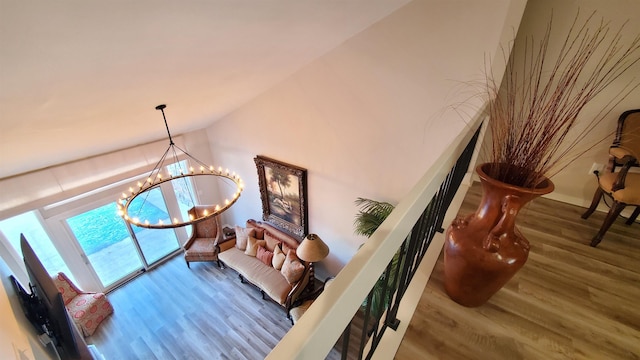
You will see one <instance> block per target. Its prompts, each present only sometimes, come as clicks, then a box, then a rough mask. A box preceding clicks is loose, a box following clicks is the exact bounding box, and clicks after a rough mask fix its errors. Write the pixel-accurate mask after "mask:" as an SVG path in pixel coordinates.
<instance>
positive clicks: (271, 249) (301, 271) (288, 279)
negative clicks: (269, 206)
mask: <svg viewBox="0 0 640 360" xmlns="http://www.w3.org/2000/svg"><path fill="white" fill-rule="evenodd" d="M235 230H236V238H235V240H234V241H227V242H225V243H222V244H220V247H219V253H218V259H219V260H220V261H221V262H222V263H223V264H224V265H225V266H226V267H228V268H231V269H233V270H234V271H236V272H237V273H238V275H239V277H240V281H241V282H243V283H244V282H248V283H251V284H252V285H254V286H255V287H257V288H258V289H259V290H260V293H261V294H262V298H263V299H266V298H265V295H266V296H268V297H269V298H270V299H271V300H273V301H275V302H276V303H278V304H280V305H281V306H282V307H284V309H285V311H286V313H287V314H289V310H290V309H291V306H292V305H293V303H294V302H295V301H296V300H297V299H298V297H299V296H300V295H301V294H302V293H303V292H304V290H305V289H306V287H307V284H308V283H309V270H310V269H309V264H307V263H305V262H304V261H302V260H300V259H298V258H297V256H296V249H297V247H298V240H297V239H296V238H295V237H293V236H291V235H289V234H287V233H285V232H283V231H281V230H279V229H277V228H275V227H273V226H271V225H270V224H268V223H264V222H260V221H256V220H253V219H249V220H247V222H246V227H241V226H236V227H235Z"/></svg>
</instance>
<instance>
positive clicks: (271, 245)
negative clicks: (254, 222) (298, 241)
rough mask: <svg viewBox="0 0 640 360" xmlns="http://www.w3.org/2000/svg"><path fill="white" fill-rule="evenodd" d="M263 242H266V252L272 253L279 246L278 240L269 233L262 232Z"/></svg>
mask: <svg viewBox="0 0 640 360" xmlns="http://www.w3.org/2000/svg"><path fill="white" fill-rule="evenodd" d="M264 240H265V241H266V242H267V246H266V247H267V250H269V251H273V250H274V249H275V248H276V246H278V244H280V240H278V238H277V237H275V236H273V235H272V234H271V233H270V232H269V231H265V232H264Z"/></svg>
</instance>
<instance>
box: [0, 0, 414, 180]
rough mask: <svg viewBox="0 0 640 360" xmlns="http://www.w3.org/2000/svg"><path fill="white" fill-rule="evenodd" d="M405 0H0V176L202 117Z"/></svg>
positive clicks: (149, 136) (230, 106)
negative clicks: (161, 107)
mask: <svg viewBox="0 0 640 360" xmlns="http://www.w3.org/2000/svg"><path fill="white" fill-rule="evenodd" d="M407 2H409V0H330V1H328V0H304V1H301V0H268V1H258V0H207V1H205V0H180V1H175V0H174V1H169V0H161V1H151V0H136V1H124V0H119V1H72V0H61V1H46V0H33V1H16V0H0V126H1V131H0V178H3V177H8V176H11V175H15V174H19V173H23V172H27V171H31V170H35V169H39V168H43V167H47V166H51V165H54V164H59V163H63V162H66V161H71V160H75V159H79V158H83V157H87V156H92V155H96V154H100V153H104V152H109V151H113V150H117V149H120V148H125V147H129V146H134V145H137V144H141V143H146V142H149V141H153V140H158V139H161V138H163V137H165V136H166V130H165V127H164V124H163V122H162V115H161V114H160V113H159V112H157V111H156V110H154V108H155V106H156V105H158V104H162V103H166V104H167V105H168V107H167V109H166V113H167V119H168V122H169V127H170V128H171V132H172V134H179V133H183V132H188V131H193V130H197V129H200V128H204V127H206V126H207V125H209V124H211V123H212V122H214V121H216V120H218V119H220V118H221V117H223V116H224V115H225V114H228V113H230V112H232V111H234V110H235V109H237V108H238V107H240V106H242V105H243V104H244V103H245V102H247V101H249V100H251V99H252V98H254V97H255V96H257V95H259V94H260V93H262V92H264V91H266V90H267V89H269V88H270V87H272V86H274V85H276V84H277V83H278V82H280V81H282V80H283V79H285V78H286V77H287V76H288V75H290V74H292V73H293V72H295V71H296V70H297V69H299V68H300V67H302V66H304V65H305V64H307V63H309V62H310V61H312V60H313V59H315V58H317V57H318V56H320V55H322V54H324V53H326V52H327V51H329V50H331V49H332V48H334V47H336V46H337V45H339V44H340V43H342V42H344V41H345V40H346V39H348V38H349V37H351V36H353V35H355V34H356V33H358V32H360V31H362V30H363V29H365V28H367V27H368V26H370V25H371V24H373V23H375V22H376V21H378V20H380V19H381V18H383V17H385V16H387V15H388V14H390V13H391V12H393V11H394V10H396V9H397V8H399V7H401V6H402V5H404V4H406V3H407Z"/></svg>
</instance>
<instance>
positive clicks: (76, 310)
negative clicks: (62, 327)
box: [53, 272, 113, 337]
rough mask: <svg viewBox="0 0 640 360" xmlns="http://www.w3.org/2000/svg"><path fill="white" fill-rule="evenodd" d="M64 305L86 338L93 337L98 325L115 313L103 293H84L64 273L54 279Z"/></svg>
mask: <svg viewBox="0 0 640 360" xmlns="http://www.w3.org/2000/svg"><path fill="white" fill-rule="evenodd" d="M53 282H54V283H55V284H56V287H57V288H58V291H60V293H61V294H62V299H63V300H64V305H65V307H66V308H67V311H68V312H69V315H71V318H72V319H73V321H74V322H75V323H76V325H77V326H78V328H79V329H80V330H81V331H82V335H83V336H84V337H87V336H91V335H92V334H93V333H94V332H95V331H96V329H97V328H98V325H100V323H101V322H102V320H104V319H105V318H106V317H107V316H109V315H111V314H112V313H113V307H112V306H111V303H110V302H109V300H108V299H107V297H106V296H105V295H104V294H103V293H90V292H84V291H82V290H80V289H78V287H76V286H75V285H74V284H73V283H72V282H71V280H69V278H68V277H67V276H66V275H65V274H64V273H62V272H59V273H58V275H57V276H54V277H53Z"/></svg>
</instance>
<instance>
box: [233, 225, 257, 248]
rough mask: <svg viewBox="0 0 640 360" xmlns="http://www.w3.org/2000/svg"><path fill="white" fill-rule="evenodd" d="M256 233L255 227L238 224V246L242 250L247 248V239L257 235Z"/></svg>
mask: <svg viewBox="0 0 640 360" xmlns="http://www.w3.org/2000/svg"><path fill="white" fill-rule="evenodd" d="M255 235H256V231H255V229H253V228H243V227H241V226H238V225H236V247H237V248H238V249H240V250H245V249H246V248H247V241H248V240H249V236H254V237H255Z"/></svg>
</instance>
